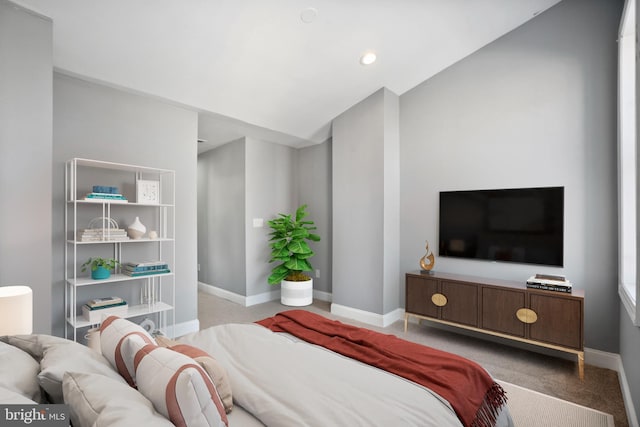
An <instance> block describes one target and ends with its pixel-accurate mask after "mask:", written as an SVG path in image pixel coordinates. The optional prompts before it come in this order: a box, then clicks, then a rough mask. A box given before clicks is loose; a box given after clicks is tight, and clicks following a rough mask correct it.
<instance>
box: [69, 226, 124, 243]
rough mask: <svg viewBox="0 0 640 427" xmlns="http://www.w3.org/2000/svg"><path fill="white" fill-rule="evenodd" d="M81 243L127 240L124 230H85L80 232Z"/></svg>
mask: <svg viewBox="0 0 640 427" xmlns="http://www.w3.org/2000/svg"><path fill="white" fill-rule="evenodd" d="M78 240H80V241H81V242H102V241H105V240H106V241H111V240H117V241H120V240H129V236H127V230H125V229H124V228H86V229H84V230H82V231H81V232H80V235H79V236H78Z"/></svg>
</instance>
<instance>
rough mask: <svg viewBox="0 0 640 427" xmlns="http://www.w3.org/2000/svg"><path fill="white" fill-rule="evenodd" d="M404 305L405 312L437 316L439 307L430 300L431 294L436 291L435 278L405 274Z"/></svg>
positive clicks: (436, 283)
mask: <svg viewBox="0 0 640 427" xmlns="http://www.w3.org/2000/svg"><path fill="white" fill-rule="evenodd" d="M406 285H407V288H406V295H405V305H406V311H407V313H415V314H420V315H422V316H429V317H435V318H437V317H438V315H439V307H438V306H436V305H435V304H434V303H433V302H431V296H432V295H433V294H435V293H436V292H438V281H437V280H435V279H429V278H424V279H423V278H421V277H414V276H407V284H406Z"/></svg>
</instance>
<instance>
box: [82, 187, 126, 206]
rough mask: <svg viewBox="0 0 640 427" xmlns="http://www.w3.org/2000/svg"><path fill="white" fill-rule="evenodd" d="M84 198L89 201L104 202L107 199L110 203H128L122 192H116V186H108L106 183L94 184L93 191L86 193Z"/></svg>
mask: <svg viewBox="0 0 640 427" xmlns="http://www.w3.org/2000/svg"><path fill="white" fill-rule="evenodd" d="M84 200H86V201H90V202H101V203H102V202H104V201H105V200H108V201H109V202H111V203H128V202H129V201H128V200H127V199H126V197H124V196H123V195H122V194H120V193H118V187H109V186H106V185H94V186H93V191H92V192H91V193H88V194H87V195H86V196H85V198H84Z"/></svg>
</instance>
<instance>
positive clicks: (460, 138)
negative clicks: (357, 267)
mask: <svg viewBox="0 0 640 427" xmlns="http://www.w3.org/2000/svg"><path fill="white" fill-rule="evenodd" d="M621 6H622V2H621V1H609V0H565V1H563V2H561V3H559V4H558V5H556V6H554V7H553V8H551V9H549V10H547V11H546V12H544V13H542V14H540V15H539V16H538V17H536V18H534V19H532V20H531V21H529V22H528V23H526V24H525V25H523V26H521V27H519V28H517V29H516V30H514V31H513V32H511V33H509V34H507V35H505V36H504V37H502V38H500V39H498V40H497V41H495V42H494V43H492V44H490V45H488V46H486V47H485V48H483V49H481V50H480V51H478V52H476V53H474V54H473V55H470V56H469V57H467V58H466V59H464V60H462V61H460V62H458V63H456V64H454V65H453V66H451V67H449V68H448V69H446V70H444V71H443V72H441V73H439V74H438V75H436V76H435V77H433V78H431V79H429V80H427V81H426V82H424V83H422V84H421V85H419V86H417V87H416V88H414V89H413V90H411V91H409V92H407V93H405V94H404V95H403V96H402V97H401V102H400V117H401V118H400V138H401V141H402V146H401V173H402V175H401V183H402V184H401V214H402V229H401V257H400V259H401V271H408V270H416V269H418V268H419V266H418V260H419V258H420V257H421V256H422V255H423V254H424V240H425V239H427V240H429V242H430V243H431V247H432V248H436V247H437V239H438V228H437V227H438V192H439V191H443V190H462V189H485V188H487V189H488V188H514V187H532V186H555V185H561V186H564V187H565V262H564V268H550V267H540V266H535V265H522V264H506V263H492V262H482V261H465V260H456V259H449V258H443V257H438V256H436V264H435V269H436V270H439V271H448V272H457V273H465V274H471V275H478V276H486V277H497V278H504V279H512V280H519V281H524V280H525V279H526V278H528V277H529V276H530V275H532V274H534V273H545V272H546V273H563V274H566V275H567V277H568V278H569V279H570V280H571V281H573V282H574V284H575V286H576V287H577V288H582V289H585V291H586V299H585V318H586V319H585V334H586V338H585V344H586V346H588V347H591V348H596V349H600V350H604V351H611V352H617V351H618V316H617V313H618V310H619V301H618V296H617V290H616V286H617V237H616V236H617V222H616V221H617V215H616V206H617V199H616V193H617V192H616V188H617V187H616V185H617V183H616V78H617V75H616V70H617V67H616V61H617V59H616V58H617V53H616V52H617V47H616V33H617V27H618V22H619V19H620V15H621Z"/></svg>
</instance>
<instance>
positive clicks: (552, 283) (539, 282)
mask: <svg viewBox="0 0 640 427" xmlns="http://www.w3.org/2000/svg"><path fill="white" fill-rule="evenodd" d="M527 288H531V289H541V290H543V291H554V292H564V293H567V294H570V293H571V282H570V281H568V280H567V279H566V278H565V277H564V276H556V275H550V274H536V275H535V276H531V277H529V280H527Z"/></svg>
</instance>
